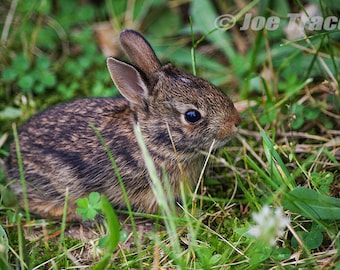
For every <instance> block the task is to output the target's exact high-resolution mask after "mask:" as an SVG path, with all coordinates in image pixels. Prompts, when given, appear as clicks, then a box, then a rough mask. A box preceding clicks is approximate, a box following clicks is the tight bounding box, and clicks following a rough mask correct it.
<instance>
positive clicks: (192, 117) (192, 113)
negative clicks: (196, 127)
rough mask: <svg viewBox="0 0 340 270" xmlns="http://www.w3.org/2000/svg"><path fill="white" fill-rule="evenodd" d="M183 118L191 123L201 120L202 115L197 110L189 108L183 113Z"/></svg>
mask: <svg viewBox="0 0 340 270" xmlns="http://www.w3.org/2000/svg"><path fill="white" fill-rule="evenodd" d="M184 117H185V120H186V121H188V122H189V123H191V124H194V123H196V122H197V121H199V120H201V118H202V116H201V114H200V112H199V111H196V110H189V111H187V112H186V113H185V114H184Z"/></svg>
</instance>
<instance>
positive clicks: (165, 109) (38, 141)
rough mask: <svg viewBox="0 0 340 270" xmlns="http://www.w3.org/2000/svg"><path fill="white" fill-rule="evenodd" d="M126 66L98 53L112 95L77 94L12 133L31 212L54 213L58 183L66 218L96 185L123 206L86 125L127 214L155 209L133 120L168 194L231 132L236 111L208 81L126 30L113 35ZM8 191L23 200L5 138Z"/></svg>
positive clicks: (188, 180)
mask: <svg viewBox="0 0 340 270" xmlns="http://www.w3.org/2000/svg"><path fill="white" fill-rule="evenodd" d="M120 43H121V46H122V49H123V51H124V52H125V53H126V55H127V56H128V58H129V59H130V62H131V64H129V63H126V62H123V61H121V60H118V59H116V58H113V57H109V58H107V68H108V71H109V73H110V76H111V78H112V80H113V82H114V84H115V85H116V87H117V88H118V90H119V92H120V94H121V97H116V98H81V99H77V100H75V101H71V102H68V103H64V104H61V105H56V106H55V107H51V108H48V109H46V110H44V111H42V112H40V113H38V114H36V115H34V116H32V117H31V118H30V119H29V120H28V121H27V122H26V123H25V124H24V125H23V126H22V127H21V128H20V129H19V132H18V137H19V143H20V150H21V156H22V163H23V168H24V178H25V183H26V185H25V186H26V193H27V201H28V205H29V210H30V212H31V213H33V214H35V215H37V216H40V217H42V218H50V219H57V220H58V219H61V217H62V215H63V211H64V203H65V193H66V189H67V188H68V197H67V198H68V208H67V220H69V221H72V220H78V219H79V216H78V215H77V214H76V208H77V204H76V200H77V199H78V198H81V197H84V196H88V195H89V193H91V192H93V191H96V192H99V193H100V194H103V195H105V196H106V197H107V198H108V200H109V201H110V202H111V203H112V205H113V206H114V207H115V208H120V209H124V208H125V209H126V205H125V201H124V197H123V194H122V191H121V187H120V185H119V181H118V179H117V176H116V174H115V171H114V169H113V167H112V164H111V161H110V159H109V158H108V155H107V152H106V149H105V147H104V146H103V144H102V143H101V141H100V139H99V138H98V136H97V135H96V133H95V131H94V129H93V128H92V127H91V126H90V125H89V123H92V124H93V125H94V126H95V127H96V129H97V130H98V131H99V132H100V134H101V136H102V137H103V139H104V140H105V142H106V144H107V146H108V148H109V149H110V151H111V153H112V155H113V157H114V159H115V162H116V164H117V166H118V169H119V173H120V175H121V177H122V179H123V183H124V186H125V189H126V191H127V195H128V198H129V202H130V204H131V206H132V209H133V210H134V211H139V212H145V213H157V212H158V205H157V201H156V198H155V195H154V194H153V191H152V188H151V186H150V181H151V180H150V178H149V174H148V171H147V169H146V166H145V163H144V160H143V157H142V154H141V151H140V148H139V146H138V143H137V140H136V138H135V134H134V126H135V125H137V124H138V125H139V127H140V130H141V132H142V134H143V138H144V140H145V144H146V146H147V149H148V151H149V153H150V155H151V157H152V159H153V161H154V164H155V167H156V169H157V172H158V174H159V176H160V177H162V176H163V175H164V171H165V172H166V175H167V179H168V181H169V183H170V186H171V191H172V193H173V196H174V198H175V199H178V198H180V186H181V182H183V183H185V186H187V187H188V188H193V187H194V186H195V183H196V182H197V180H198V178H199V174H200V172H201V165H202V161H203V155H202V150H203V151H208V149H209V148H210V146H211V144H212V142H213V141H214V140H215V142H216V143H215V145H214V149H216V148H219V147H222V146H224V145H225V144H226V143H227V141H228V140H229V139H230V138H232V137H233V136H234V134H235V133H236V132H237V126H238V125H239V124H240V115H239V113H238V111H237V110H236V109H235V106H234V104H233V102H232V101H231V99H230V98H229V97H228V96H227V95H225V94H224V93H223V92H222V91H221V90H219V89H218V88H217V87H215V86H213V85H212V84H210V83H209V82H207V81H206V80H204V79H201V78H199V77H196V76H193V75H190V74H188V73H186V72H184V71H181V70H180V69H178V68H176V67H175V66H174V65H173V64H171V63H169V64H165V65H162V64H161V62H160V60H159V59H158V58H157V56H156V54H155V52H154V50H153V49H152V47H151V45H150V44H149V43H148V42H147V41H146V40H145V39H144V37H143V36H142V35H141V34H139V33H138V32H136V31H134V30H124V31H122V32H121V34H120ZM7 167H8V179H9V183H10V186H11V189H12V190H13V191H14V193H15V194H16V195H17V197H18V200H19V204H20V206H21V207H23V206H24V199H23V198H24V196H23V191H22V185H21V183H20V181H19V179H20V173H19V169H18V168H19V165H18V159H17V155H16V147H15V144H14V143H12V144H11V150H10V157H9V159H8V162H7Z"/></svg>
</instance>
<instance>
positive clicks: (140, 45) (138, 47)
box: [120, 30, 161, 75]
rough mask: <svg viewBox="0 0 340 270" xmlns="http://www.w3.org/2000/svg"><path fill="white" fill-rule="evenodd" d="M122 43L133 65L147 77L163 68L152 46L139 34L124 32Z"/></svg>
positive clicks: (132, 31)
mask: <svg viewBox="0 0 340 270" xmlns="http://www.w3.org/2000/svg"><path fill="white" fill-rule="evenodd" d="M120 42H121V44H122V47H123V49H124V51H125V53H126V54H127V56H128V57H129V59H130V61H131V63H132V64H134V65H135V66H137V67H138V68H140V69H141V70H142V71H143V72H144V73H145V74H146V75H151V74H152V73H154V72H156V71H158V70H159V69H160V68H161V63H160V61H159V60H158V58H157V56H156V54H155V52H154V50H153V49H152V47H151V45H150V44H149V43H148V42H147V41H146V40H145V39H144V37H143V36H142V35H141V34H139V33H138V32H136V31H134V30H124V31H123V32H121V34H120Z"/></svg>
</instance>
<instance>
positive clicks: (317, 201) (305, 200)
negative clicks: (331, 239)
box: [282, 187, 340, 221]
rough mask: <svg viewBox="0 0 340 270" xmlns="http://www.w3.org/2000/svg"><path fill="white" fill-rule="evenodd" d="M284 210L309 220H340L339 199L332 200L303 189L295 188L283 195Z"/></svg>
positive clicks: (313, 191)
mask: <svg viewBox="0 0 340 270" xmlns="http://www.w3.org/2000/svg"><path fill="white" fill-rule="evenodd" d="M282 203H283V205H284V206H285V208H287V209H289V210H290V211H292V212H295V213H299V214H300V215H303V216H305V217H308V218H311V219H316V220H318V219H326V220H330V221H332V220H339V219H340V199H338V198H333V197H330V196H327V195H323V194H320V193H319V192H317V191H315V190H312V189H309V188H303V187H297V188H295V189H294V190H292V191H290V192H288V193H286V194H285V198H284V199H283V201H282Z"/></svg>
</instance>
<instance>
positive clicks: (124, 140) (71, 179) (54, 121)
mask: <svg viewBox="0 0 340 270" xmlns="http://www.w3.org/2000/svg"><path fill="white" fill-rule="evenodd" d="M90 123H92V124H93V126H94V127H95V128H96V129H97V130H98V131H99V132H100V134H101V136H102V137H103V138H104V140H105V142H106V144H107V145H108V149H109V150H110V152H111V153H112V155H113V157H114V158H115V161H116V162H117V164H119V168H120V171H121V174H122V176H123V177H124V183H125V185H126V187H127V188H128V189H130V187H131V188H132V187H133V186H135V183H133V179H131V176H132V175H133V176H134V177H135V178H138V179H140V181H139V186H140V187H141V188H142V189H143V188H146V186H147V185H148V182H147V181H146V179H145V178H146V177H145V171H144V170H138V169H137V168H140V166H141V164H140V163H141V162H140V157H139V156H140V155H139V150H138V148H137V143H136V141H135V139H134V134H133V114H131V112H130V108H129V105H128V102H127V101H126V100H125V99H111V98H91V99H79V100H76V101H73V102H70V103H65V104H62V105H59V106H56V107H53V108H50V109H48V110H46V111H43V112H42V113H40V114H38V115H36V116H33V117H32V118H31V119H30V120H29V121H28V122H27V123H26V124H25V125H24V126H23V127H22V128H21V129H20V132H19V143H20V151H21V156H22V162H23V166H24V171H25V181H26V189H27V196H28V201H29V203H30V210H31V211H32V212H36V213H39V214H41V213H44V212H45V213H46V215H47V216H59V215H60V214H61V213H60V212H59V211H62V209H61V208H62V207H63V204H64V200H65V192H66V187H67V188H68V191H69V195H68V196H69V201H70V203H71V205H70V210H72V211H73V213H74V207H75V205H74V204H75V200H76V199H77V198H79V197H83V196H86V195H87V194H89V193H90V192H91V191H98V192H100V193H102V194H105V195H106V196H107V197H109V199H110V200H111V201H112V202H113V204H116V205H122V203H123V198H122V194H121V191H120V190H121V189H120V187H119V183H118V181H117V176H116V174H115V172H114V169H113V166H112V164H111V162H110V159H109V158H108V156H107V152H106V150H108V149H105V147H104V146H103V145H102V143H101V142H100V139H99V138H98V136H97V135H96V133H95V131H94V130H93V128H92V127H91V126H90ZM12 148H13V149H12V151H11V152H12V153H15V149H14V148H15V145H14V144H13V145H12ZM8 167H9V170H8V174H9V178H10V179H12V185H11V186H12V189H13V190H14V192H16V193H17V194H18V196H19V197H20V198H21V200H20V201H22V196H23V194H22V190H21V188H22V187H21V183H20V181H18V179H20V173H19V169H18V161H17V157H16V155H13V154H12V156H11V157H10V159H9V163H8ZM134 169H135V170H136V171H135V172H133V170H134ZM139 176H140V177H139ZM143 179H145V181H146V183H143ZM144 195H145V194H144ZM132 202H133V200H132ZM72 204H73V205H72ZM57 206H59V207H57ZM35 208H37V210H35ZM136 208H137V209H138V206H137V207H136ZM50 209H51V210H50ZM57 209H58V210H57Z"/></svg>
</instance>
